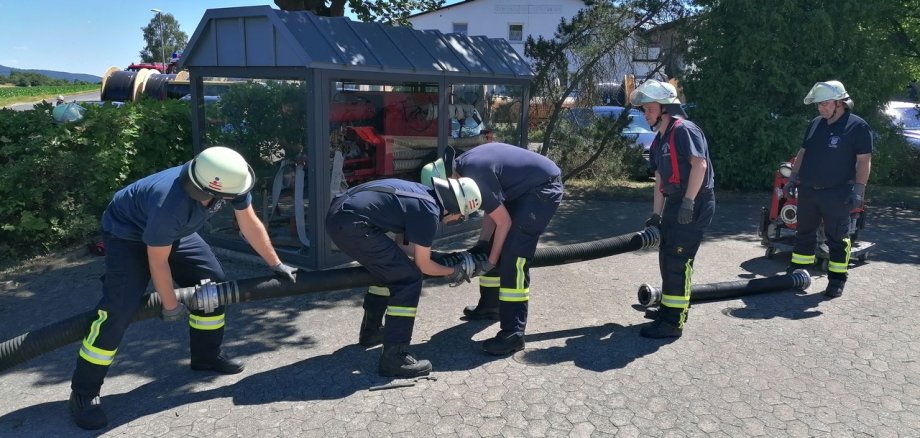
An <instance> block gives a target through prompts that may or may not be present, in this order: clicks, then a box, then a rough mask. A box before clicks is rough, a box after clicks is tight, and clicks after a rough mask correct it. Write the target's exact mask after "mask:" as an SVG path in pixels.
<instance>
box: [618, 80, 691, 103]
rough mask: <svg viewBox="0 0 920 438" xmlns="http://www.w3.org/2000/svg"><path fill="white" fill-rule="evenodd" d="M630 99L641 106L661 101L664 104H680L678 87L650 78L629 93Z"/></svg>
mask: <svg viewBox="0 0 920 438" xmlns="http://www.w3.org/2000/svg"><path fill="white" fill-rule="evenodd" d="M629 101H630V102H632V104H633V105H635V106H639V105H642V104H643V103H652V102H655V103H660V104H662V105H671V104H677V105H680V99H678V98H677V89H676V88H674V86H673V85H671V84H670V83H668V82H661V81H656V80H654V79H649V80H647V81H645V82H643V83H642V85H640V86H639V87H638V88H636V89H635V90H633V92H632V93H630V94H629Z"/></svg>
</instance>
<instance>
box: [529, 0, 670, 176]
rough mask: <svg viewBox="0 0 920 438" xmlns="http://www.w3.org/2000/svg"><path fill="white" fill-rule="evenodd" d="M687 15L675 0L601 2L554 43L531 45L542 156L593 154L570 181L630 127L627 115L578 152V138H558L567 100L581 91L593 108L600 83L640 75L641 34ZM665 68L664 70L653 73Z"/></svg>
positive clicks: (566, 24)
mask: <svg viewBox="0 0 920 438" xmlns="http://www.w3.org/2000/svg"><path fill="white" fill-rule="evenodd" d="M686 13H687V9H686V6H685V5H684V4H683V3H682V2H678V1H673V0H660V1H659V0H633V1H625V2H624V1H621V2H611V1H597V2H592V4H591V5H589V7H587V8H585V9H582V10H581V11H579V12H578V14H576V15H575V16H574V17H572V18H571V19H568V20H567V19H565V18H563V19H562V20H560V23H559V26H558V27H557V30H556V33H555V35H554V38H553V39H552V40H547V39H544V38H542V37H541V38H539V39H537V40H534V39H533V38H528V39H527V42H526V43H525V54H526V55H527V56H528V57H530V58H531V59H532V61H533V66H534V70H535V71H536V76H535V78H534V80H533V82H532V84H531V96H533V97H532V100H531V103H532V105H531V106H532V107H533V106H537V107H538V111H536V113H543V114H546V120H545V122H544V123H545V125H543V127H544V130H543V141H542V147H541V149H540V153H541V154H543V155H549V154H550V153H551V149H552V148H553V147H554V145H559V146H560V149H564V151H563V157H562V158H563V159H565V158H566V157H565V155H567V154H570V152H571V149H573V148H576V147H581V148H584V147H588V148H591V150H590V151H587V158H586V159H585V161H584V162H581V163H572V166H571V167H570V168H569V169H563V170H564V171H565V172H566V174H565V175H564V179H568V178H571V177H573V176H576V175H578V173H580V172H581V171H583V170H585V169H586V168H588V167H589V166H591V164H592V163H593V162H594V161H596V160H597V159H598V158H600V157H601V156H602V154H603V153H604V152H605V149H606V148H607V147H608V146H609V145H610V142H611V141H612V140H613V139H616V138H618V135H616V134H619V132H620V131H621V130H622V128H623V127H624V126H625V125H626V121H627V120H626V118H627V116H628V113H627V112H624V113H623V116H622V117H621V120H620V121H619V123H613V124H606V125H605V126H606V127H607V131H608V132H603V133H600V134H599V135H598V137H597V138H596V139H595V140H597V141H596V142H594V143H593V144H585V145H581V146H578V145H576V144H575V143H576V142H577V141H578V136H573V135H571V133H567V132H559V133H557V128H558V127H559V126H560V123H561V122H562V114H563V109H564V108H563V107H564V105H565V104H566V100H567V99H568V100H571V98H572V97H573V95H574V94H575V92H576V91H577V92H578V93H579V99H580V100H582V102H578V104H579V105H580V106H585V105H587V106H590V102H589V101H590V100H593V99H590V96H593V95H595V94H597V91H598V90H596V87H597V84H598V83H599V82H604V81H608V80H610V79H611V78H613V77H614V75H619V74H622V72H631V71H634V68H633V65H632V59H633V56H632V55H633V54H634V53H635V51H636V50H637V49H638V47H639V46H640V42H639V41H638V35H639V34H640V33H641V31H643V30H644V29H647V28H649V27H651V26H654V25H656V24H662V23H665V22H669V21H673V20H676V19H679V18H681V17H683V16H684V15H685V14H686ZM660 68H661V65H659V66H658V68H657V69H653V70H655V71H657V70H658V69H660ZM653 73H654V72H653ZM586 97H587V98H586ZM534 113H535V111H531V114H534ZM611 130H613V131H614V132H610V131H611ZM564 167H568V166H564Z"/></svg>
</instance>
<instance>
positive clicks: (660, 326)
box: [639, 318, 684, 339]
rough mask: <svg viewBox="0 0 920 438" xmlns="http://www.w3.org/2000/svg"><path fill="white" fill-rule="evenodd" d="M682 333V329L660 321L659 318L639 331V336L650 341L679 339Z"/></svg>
mask: <svg viewBox="0 0 920 438" xmlns="http://www.w3.org/2000/svg"><path fill="white" fill-rule="evenodd" d="M683 333H684V330H683V329H681V328H678V327H677V326H676V325H671V324H670V323H667V322H665V321H662V320H661V319H660V318H659V319H657V320H655V322H653V323H651V324H649V325H647V326H645V327H642V329H641V330H639V335H640V336H642V337H643V338H651V339H660V338H679V337H680V336H681V335H682V334H683Z"/></svg>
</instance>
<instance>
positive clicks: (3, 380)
mask: <svg viewBox="0 0 920 438" xmlns="http://www.w3.org/2000/svg"><path fill="white" fill-rule="evenodd" d="M648 210H649V205H648V204H647V203H637V202H616V201H589V200H567V201H566V202H565V203H564V206H563V208H562V209H561V210H560V212H559V213H558V214H557V217H556V218H555V219H554V221H553V223H552V224H551V226H550V229H549V230H548V232H547V233H546V235H544V237H543V240H542V243H541V245H559V244H566V243H574V242H581V241H586V240H595V239H600V238H604V237H609V236H615V235H620V234H623V233H627V232H631V231H636V230H638V229H639V228H640V226H641V223H642V222H643V221H644V219H645V215H646V212H647V211H648ZM759 210H760V205H756V204H751V203H734V204H728V203H723V204H721V205H720V206H719V208H718V212H717V216H716V218H715V221H714V223H713V226H712V227H711V229H710V233H709V234H708V237H707V239H706V241H705V242H704V244H703V247H702V249H701V250H700V253H699V255H698V258H697V263H696V267H695V271H696V272H695V277H694V280H695V281H696V282H698V283H703V282H722V281H733V280H738V279H748V278H756V277H762V276H767V275H773V274H775V273H777V272H780V271H782V270H783V269H784V268H785V265H786V263H788V255H779V256H777V258H775V259H772V260H768V259H766V258H764V256H763V254H764V249H763V248H762V247H761V246H760V245H759V240H758V238H757V237H756V236H755V234H756V228H757V221H758V217H759ZM870 214H871V216H870V219H869V224H868V227H867V229H866V230H864V232H863V233H862V238H863V239H864V240H869V241H874V242H877V247H876V248H875V251H874V252H873V253H872V258H871V261H870V262H869V263H868V264H865V265H859V266H855V267H852V268H851V271H850V272H851V280H850V282H849V283H848V284H847V289H846V292H845V294H844V295H843V297H841V298H838V299H834V300H829V299H826V298H825V297H824V296H823V295H822V294H821V291H822V290H823V289H824V286H825V285H826V279H825V278H824V276H823V275H819V274H820V273H815V281H814V285H813V286H812V287H811V288H810V289H809V290H808V291H807V292H804V293H802V292H796V291H783V292H778V293H771V294H763V295H757V296H751V297H745V298H741V299H731V300H725V301H718V302H709V303H699V304H694V305H693V307H692V309H691V313H690V318H689V321H688V323H687V327H686V330H685V332H684V336H683V337H682V338H680V339H678V340H674V341H654V340H647V339H643V338H641V337H639V335H638V332H639V327H641V325H642V324H645V323H646V322H647V320H646V319H644V313H643V312H641V311H638V310H636V309H634V308H633V305H634V304H636V302H637V301H636V291H637V289H638V287H639V285H640V284H642V283H651V284H653V285H660V277H659V275H658V270H657V253H656V252H653V251H643V252H638V253H630V254H624V255H619V256H614V257H609V258H605V259H600V260H594V261H589V262H581V263H574V264H568V265H562V266H554V267H546V268H539V269H535V270H533V271H532V276H533V282H532V287H531V302H530V319H529V326H528V333H527V337H526V340H527V348H526V349H525V350H524V351H522V352H519V353H518V354H516V355H514V356H512V357H491V356H485V355H483V354H482V353H480V351H479V345H478V343H479V342H481V341H483V340H484V339H487V338H489V337H491V336H493V335H494V334H495V333H496V331H497V330H498V327H497V323H490V322H475V321H474V322H466V321H463V320H461V319H460V318H459V316H460V314H461V309H462V308H463V306H465V305H469V304H474V303H475V300H476V298H477V295H478V291H477V289H476V287H475V284H471V285H464V286H461V287H457V288H449V287H448V286H447V285H446V284H445V283H440V282H434V281H429V282H426V284H425V289H424V292H423V297H422V301H421V303H420V306H419V307H420V308H419V316H418V319H417V323H416V330H415V335H414V338H413V347H412V350H413V353H414V354H415V355H416V356H418V357H421V358H427V359H430V360H431V361H432V363H433V364H434V370H435V371H434V373H433V375H434V376H436V377H437V380H436V381H431V380H422V381H419V382H418V383H417V384H416V385H415V386H413V387H407V388H399V389H390V390H383V391H368V388H369V387H371V386H374V385H381V384H386V383H389V382H390V380H389V379H384V378H381V377H378V376H377V375H376V365H377V359H378V356H379V348H377V349H370V350H365V349H364V348H361V347H359V346H357V345H355V341H356V339H357V331H358V325H359V323H360V318H361V314H362V310H361V299H362V293H363V292H362V291H360V290H348V291H336V292H325V293H318V294H313V295H309V296H298V297H289V298H282V299H275V300H266V301H260V302H250V303H243V304H238V305H234V306H232V307H231V308H230V309H229V311H228V323H227V336H226V342H225V349H226V350H227V351H229V352H230V353H232V354H233V355H235V356H237V357H239V358H242V359H243V360H245V362H246V366H247V368H246V370H245V371H244V372H243V373H241V374H238V375H234V376H218V375H211V374H202V373H197V372H193V371H191V370H190V369H189V367H188V357H187V356H188V353H187V348H188V347H187V341H188V334H187V330H186V329H185V328H184V327H183V326H182V324H169V323H165V322H162V321H159V320H147V321H142V322H139V323H136V324H135V325H133V326H132V327H131V328H130V330H129V331H128V333H127V335H126V337H125V339H124V342H123V343H122V345H121V347H120V348H119V351H118V356H117V359H116V363H115V365H114V367H113V369H112V371H111V373H110V375H109V378H108V380H107V381H106V384H105V386H104V387H103V399H102V400H103V403H104V405H105V407H106V410H107V412H108V415H109V418H110V425H109V428H107V429H104V430H103V431H101V433H102V434H103V435H106V436H121V435H126V436H201V437H204V436H208V437H221V436H241V437H261V436H298V437H299V436H356V437H360V436H387V435H400V436H425V437H428V436H432V435H436V436H441V435H444V436H509V437H514V436H561V435H565V436H617V437H640V436H641V437H672V436H673V437H678V436H716V437H718V436H732V437H750V436H777V437H812V436H818V437H823V436H826V437H847V436H859V437H861V436H866V437H897V436H901V437H916V436H920V339H918V333H920V331H918V329H917V326H916V324H917V321H920V319H918V316H917V314H918V311H920V299H918V298H920V280H918V277H920V268H918V263H920V213H918V212H916V211H911V210H898V209H892V208H874V209H872V210H871V212H870ZM464 243H467V242H456V241H455V242H450V243H449V246H448V248H451V247H453V248H460V247H463V244H464ZM223 258H224V260H225V266H226V268H227V270H228V272H229V273H230V274H231V276H233V277H234V278H248V277H255V276H262V275H267V274H268V271H267V270H265V268H264V267H261V266H258V265H255V264H252V263H249V262H247V261H242V260H240V259H238V258H235V257H223ZM102 269H103V266H102V262H101V259H99V258H92V257H89V256H86V255H84V254H82V253H80V254H74V255H72V256H71V257H69V258H62V259H57V260H56V261H54V262H53V263H50V262H49V263H47V264H41V263H39V264H35V265H34V266H33V267H32V269H31V270H29V271H27V272H22V273H16V274H14V275H10V276H8V277H6V278H0V339H4V340H5V339H9V338H12V337H14V336H16V335H19V334H20V333H23V332H25V331H28V330H30V329H34V328H37V327H41V326H45V325H48V324H50V323H53V322H56V321H58V320H60V319H63V318H65V317H68V316H70V315H73V314H74V313H76V312H82V311H85V310H89V309H91V308H92V306H93V305H94V304H95V302H96V300H97V299H98V297H99V293H100V292H99V282H98V276H99V275H100V274H101V273H102ZM76 351H77V345H76V344H72V345H69V346H67V347H65V348H61V349H59V350H56V351H54V352H51V353H48V354H45V355H43V356H40V357H38V358H35V359H33V360H31V361H29V362H27V363H24V364H21V365H19V366H17V367H15V368H14V369H11V370H7V371H5V372H3V373H2V374H0V388H3V396H2V397H0V436H91V435H92V434H89V433H87V432H83V431H81V430H80V429H78V428H76V426H73V425H72V424H71V422H70V419H69V417H68V414H67V408H66V402H65V401H66V398H67V396H68V394H69V380H70V374H71V372H72V370H73V366H74V362H75V360H76Z"/></svg>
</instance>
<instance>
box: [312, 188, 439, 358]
mask: <svg viewBox="0 0 920 438" xmlns="http://www.w3.org/2000/svg"><path fill="white" fill-rule="evenodd" d="M441 210H442V209H441V206H440V204H439V203H438V202H437V200H436V195H435V193H434V190H432V189H429V188H428V187H427V186H424V185H422V184H418V183H414V182H410V181H403V180H400V179H382V180H377V181H371V182H367V183H364V184H361V185H359V186H356V187H352V188H351V189H348V191H347V192H345V193H344V194H342V195H340V196H337V197H336V198H335V199H334V200H333V201H332V205H331V206H330V208H329V212H328V213H327V214H326V232H327V233H328V234H329V238H330V239H332V241H333V242H334V243H335V244H336V246H338V247H339V249H340V250H342V251H344V252H345V253H346V254H348V255H349V256H351V257H352V258H354V259H355V260H356V261H357V262H358V263H360V264H361V265H363V266H364V267H365V268H367V270H368V271H369V272H370V273H371V275H373V276H374V277H375V278H376V279H377V280H379V282H380V284H382V285H385V286H387V287H388V288H389V294H390V298H389V301H388V303H387V310H386V324H385V326H384V327H385V328H384V335H383V336H384V338H383V343H384V345H385V346H387V345H396V344H408V343H409V341H410V340H411V339H412V329H413V327H414V325H415V315H416V311H417V308H418V301H419V296H420V295H421V293H422V271H421V270H420V269H419V268H418V266H417V265H416V264H415V262H413V261H412V260H411V259H410V258H409V257H408V256H407V255H406V254H405V253H404V252H403V251H402V250H401V249H400V248H399V247H398V246H397V244H396V242H394V241H393V239H391V238H389V237H387V235H386V233H387V232H392V233H398V234H403V235H404V236H405V239H406V241H407V242H409V243H414V244H416V245H421V246H424V247H431V245H432V242H433V241H434V236H435V234H436V233H437V231H438V224H439V223H440V220H441Z"/></svg>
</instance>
